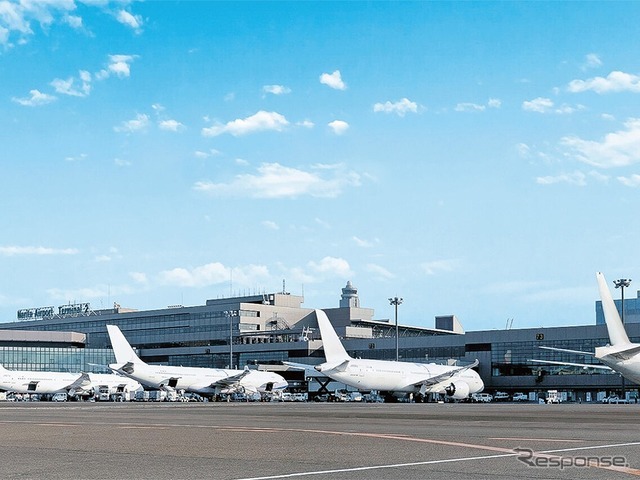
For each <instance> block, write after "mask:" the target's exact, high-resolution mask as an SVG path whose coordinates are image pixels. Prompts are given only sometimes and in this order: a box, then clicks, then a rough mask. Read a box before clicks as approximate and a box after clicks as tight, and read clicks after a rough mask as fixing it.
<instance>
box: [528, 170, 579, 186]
mask: <svg viewBox="0 0 640 480" xmlns="http://www.w3.org/2000/svg"><path fill="white" fill-rule="evenodd" d="M536 183H538V184H540V185H553V184H556V183H568V184H570V185H577V186H579V187H584V186H585V185H586V184H587V179H586V175H585V174H584V173H582V172H580V171H575V172H573V173H562V174H560V175H549V176H546V177H537V178H536Z"/></svg>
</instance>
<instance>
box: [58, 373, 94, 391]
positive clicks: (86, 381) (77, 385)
mask: <svg viewBox="0 0 640 480" xmlns="http://www.w3.org/2000/svg"><path fill="white" fill-rule="evenodd" d="M89 387H91V378H89V374H88V373H86V372H83V373H82V374H80V376H79V377H78V378H77V379H76V380H75V381H74V382H72V383H70V384H69V385H67V386H66V387H64V389H65V390H68V391H69V392H71V391H76V392H83V391H85V390H87V389H88V388H89Z"/></svg>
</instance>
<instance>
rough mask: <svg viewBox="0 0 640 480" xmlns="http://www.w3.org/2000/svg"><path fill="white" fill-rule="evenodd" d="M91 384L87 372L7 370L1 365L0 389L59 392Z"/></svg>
mask: <svg viewBox="0 0 640 480" xmlns="http://www.w3.org/2000/svg"><path fill="white" fill-rule="evenodd" d="M89 384H90V380H89V376H88V375H87V374H86V373H65V372H35V371H25V370H7V369H6V368H4V366H2V365H0V389H1V390H6V391H8V392H15V393H40V394H49V393H58V392H65V393H66V392H68V391H69V390H72V389H74V390H75V389H83V388H86V387H88V386H89Z"/></svg>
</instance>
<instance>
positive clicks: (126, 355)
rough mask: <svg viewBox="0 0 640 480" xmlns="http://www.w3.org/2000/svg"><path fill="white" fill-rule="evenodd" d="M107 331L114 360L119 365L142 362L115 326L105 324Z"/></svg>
mask: <svg viewBox="0 0 640 480" xmlns="http://www.w3.org/2000/svg"><path fill="white" fill-rule="evenodd" d="M107 331H108V332H109V339H110V340H111V346H112V347H113V353H114V354H115V356H116V362H118V363H119V364H120V365H123V364H126V363H138V364H140V363H144V362H143V361H142V360H140V358H139V357H138V355H136V352H134V351H133V348H131V345H129V342H127V339H126V338H125V336H124V335H123V334H122V332H121V331H120V329H119V328H118V327H117V326H115V325H107Z"/></svg>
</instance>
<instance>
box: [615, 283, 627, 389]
mask: <svg viewBox="0 0 640 480" xmlns="http://www.w3.org/2000/svg"><path fill="white" fill-rule="evenodd" d="M613 284H614V285H615V286H616V288H619V289H620V292H621V293H622V295H621V298H620V320H621V321H622V328H624V289H625V288H626V287H628V286H629V285H631V279H630V278H620V279H618V280H614V281H613ZM621 378H622V398H624V397H625V392H624V391H625V388H626V385H625V381H624V375H621Z"/></svg>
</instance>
